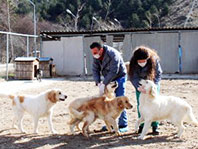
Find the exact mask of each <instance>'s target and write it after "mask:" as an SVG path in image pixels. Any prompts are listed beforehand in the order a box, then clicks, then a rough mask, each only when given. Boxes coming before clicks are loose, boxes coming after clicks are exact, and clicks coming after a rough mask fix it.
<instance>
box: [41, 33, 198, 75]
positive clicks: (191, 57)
mask: <svg viewBox="0 0 198 149" xmlns="http://www.w3.org/2000/svg"><path fill="white" fill-rule="evenodd" d="M122 34H123V33H122ZM106 39H107V41H106V43H109V44H111V45H113V46H116V45H117V43H116V44H114V43H113V44H112V39H113V37H112V35H108V34H107V35H106ZM197 39H198V32H197V31H181V33H180V32H178V31H174V32H144V33H143V32H139V33H138V32H137V33H125V38H124V40H123V43H122V44H120V45H122V47H120V46H118V45H117V47H119V48H120V49H118V50H119V51H120V52H121V53H122V55H123V59H124V61H130V59H131V56H132V53H133V51H134V49H135V48H136V47H137V46H140V45H145V46H149V47H151V48H153V49H155V50H156V51H157V53H158V55H159V56H160V63H161V66H162V69H163V72H164V73H176V72H179V52H178V51H179V48H178V46H179V45H181V47H182V51H183V53H182V67H181V68H182V69H181V70H182V71H181V72H182V73H198V52H197V51H198V49H197V47H198V42H197ZM94 41H101V38H100V36H92V37H91V36H90V37H84V36H81V37H67V38H61V41H45V42H44V43H43V53H44V56H48V57H49V56H50V57H52V58H53V59H54V62H55V64H56V69H57V73H58V74H62V75H68V74H69V75H76V74H84V72H85V68H87V72H88V75H91V74H92V62H93V57H92V54H91V51H90V48H89V46H90V44H91V43H92V42H94ZM83 53H84V54H83ZM85 56H86V57H85ZM85 61H86V62H85Z"/></svg>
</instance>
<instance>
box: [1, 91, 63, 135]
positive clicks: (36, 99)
mask: <svg viewBox="0 0 198 149" xmlns="http://www.w3.org/2000/svg"><path fill="white" fill-rule="evenodd" d="M0 97H8V98H10V99H12V108H13V112H14V115H15V117H14V120H13V127H14V126H15V122H16V121H17V126H18V128H19V129H20V131H21V132H22V133H25V131H24V129H23V127H22V120H23V115H24V112H25V111H26V112H27V113H29V114H31V115H32V117H33V119H34V133H38V127H37V125H38V120H39V118H40V117H47V118H48V123H49V127H50V130H51V132H52V133H56V131H55V130H54V128H53V125H52V112H53V107H54V105H55V103H56V102H57V101H60V100H61V101H64V100H65V99H66V98H67V96H66V95H63V94H62V92H61V91H60V90H58V89H52V90H48V91H46V92H43V93H41V94H39V95H36V96H26V95H25V96H23V95H21V96H14V95H5V94H1V93H0Z"/></svg>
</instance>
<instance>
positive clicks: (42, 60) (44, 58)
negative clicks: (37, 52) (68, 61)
mask: <svg viewBox="0 0 198 149" xmlns="http://www.w3.org/2000/svg"><path fill="white" fill-rule="evenodd" d="M39 61H40V62H47V61H53V58H51V57H40V58H39Z"/></svg>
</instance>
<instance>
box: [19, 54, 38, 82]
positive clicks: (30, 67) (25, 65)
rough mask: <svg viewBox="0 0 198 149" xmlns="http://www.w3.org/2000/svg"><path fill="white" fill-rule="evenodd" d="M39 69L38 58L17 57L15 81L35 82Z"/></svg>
mask: <svg viewBox="0 0 198 149" xmlns="http://www.w3.org/2000/svg"><path fill="white" fill-rule="evenodd" d="M37 69H39V59H38V58H37V57H17V58H16V59H15V79H27V80H33V79H35V78H36V70H37Z"/></svg>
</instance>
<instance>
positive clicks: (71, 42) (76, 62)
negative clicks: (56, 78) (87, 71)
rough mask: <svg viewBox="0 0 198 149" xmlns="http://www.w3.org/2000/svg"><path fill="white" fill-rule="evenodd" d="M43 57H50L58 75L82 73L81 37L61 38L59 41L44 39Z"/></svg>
mask: <svg viewBox="0 0 198 149" xmlns="http://www.w3.org/2000/svg"><path fill="white" fill-rule="evenodd" d="M42 56H43V57H52V58H53V59H54V63H55V65H56V72H57V74H59V75H83V74H84V70H83V67H84V66H83V64H84V62H83V38H82V37H70V38H61V41H45V42H43V48H42Z"/></svg>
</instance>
